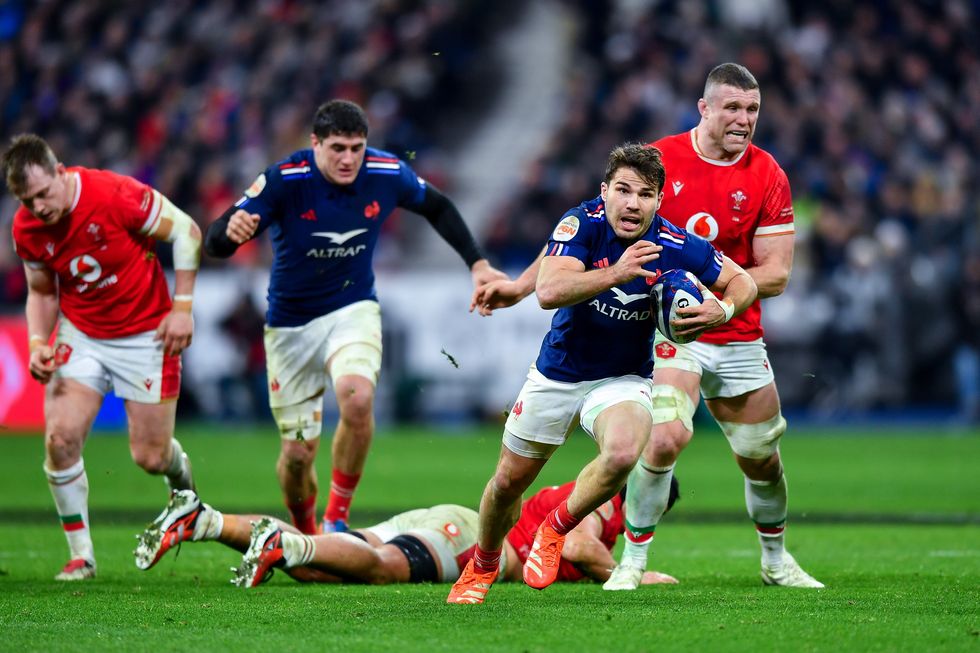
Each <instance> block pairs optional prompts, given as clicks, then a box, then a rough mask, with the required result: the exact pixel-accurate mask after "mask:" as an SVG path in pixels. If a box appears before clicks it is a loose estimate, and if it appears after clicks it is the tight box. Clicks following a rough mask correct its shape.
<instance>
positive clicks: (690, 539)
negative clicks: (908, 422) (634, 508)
mask: <svg viewBox="0 0 980 653" xmlns="http://www.w3.org/2000/svg"><path fill="white" fill-rule="evenodd" d="M179 437H180V438H181V440H182V442H183V443H184V446H185V449H186V450H187V451H188V452H189V454H190V455H191V457H192V459H193V462H194V465H195V474H196V477H197V482H198V486H199V490H200V492H201V495H202V497H203V498H204V499H205V500H206V501H208V502H210V503H212V504H214V505H215V506H216V507H218V508H219V509H221V510H225V511H228V512H236V511H242V512H271V513H273V514H276V515H279V516H283V514H284V511H283V508H282V507H281V502H280V499H279V493H278V488H277V485H276V481H275V477H274V472H273V467H274V463H275V458H276V456H277V452H278V442H277V438H276V436H275V434H274V433H273V432H272V431H271V430H270V429H248V430H245V431H244V432H231V431H220V432H209V431H208V430H207V429H203V428H189V427H186V426H182V427H181V428H180V431H179ZM498 450H499V432H498V430H497V429H496V428H483V429H465V430H462V431H460V432H455V433H447V432H446V431H427V430H423V429H388V430H385V431H382V432H381V433H380V434H379V435H378V437H377V439H376V441H375V444H374V448H373V450H372V453H371V457H370V459H369V462H368V468H367V470H366V472H365V479H364V481H363V482H362V486H361V488H360V490H359V491H358V495H357V498H356V501H355V503H354V514H353V517H354V523H355V524H359V525H364V524H367V523H370V522H371V521H374V520H376V519H381V518H383V517H386V516H388V515H390V514H392V513H394V512H397V511H400V510H403V509H407V508H414V507H419V506H425V505H430V504H433V503H440V502H456V503H462V504H464V505H472V506H475V505H476V503H477V501H478V499H479V495H480V492H481V490H482V487H483V485H484V484H485V483H486V480H487V478H488V477H489V475H490V473H491V471H492V469H493V466H494V463H495V462H496V456H497V452H498ZM782 451H783V456H784V459H785V462H786V466H787V470H788V471H787V477H788V482H789V488H790V521H789V525H788V529H787V541H788V544H789V548H790V550H791V551H792V552H793V553H794V554H795V555H796V556H797V559H798V560H799V561H800V562H801V563H802V564H803V566H804V567H805V568H806V569H807V570H808V571H810V572H811V573H812V574H813V575H814V576H816V577H817V578H818V579H820V580H822V581H823V582H824V583H826V584H827V589H825V590H819V591H808V590H787V589H783V588H767V587H763V586H762V585H761V581H760V580H759V575H758V570H759V559H758V558H759V553H758V545H757V543H756V538H755V535H754V531H753V529H752V527H751V525H750V523H749V522H748V519H747V518H746V517H745V512H744V503H743V497H742V483H741V477H740V474H739V472H738V470H737V468H736V467H735V465H734V463H732V462H731V459H730V454H729V452H728V448H727V445H726V443H725V442H724V439H723V438H722V437H721V435H720V434H719V433H718V432H717V431H715V430H713V429H712V428H711V427H709V426H708V425H704V426H702V427H700V430H699V432H698V435H697V436H696V437H695V440H694V442H693V443H692V444H691V446H690V447H689V448H688V450H687V451H686V452H685V453H684V454H683V456H682V457H681V459H680V462H679V464H678V468H677V469H678V471H677V473H678V476H679V478H680V480H681V488H682V501H681V503H679V504H678V506H677V508H676V510H675V511H674V512H673V513H672V514H671V515H669V516H668V517H667V518H666V519H665V520H664V522H662V525H661V527H660V528H659V529H658V532H657V538H656V541H655V543H654V545H653V546H654V555H653V557H652V559H651V560H652V562H651V566H652V567H654V568H657V569H660V570H662V571H666V572H669V573H671V574H673V575H675V576H677V577H678V578H679V579H680V581H681V583H680V584H679V585H677V586H672V587H667V586H653V587H644V588H641V590H639V591H636V592H616V593H612V592H603V591H602V590H601V588H600V587H599V586H598V585H593V584H575V585H564V586H553V587H551V588H548V589H547V590H545V591H543V592H536V591H534V590H532V589H530V588H528V587H525V586H522V585H519V584H498V585H497V586H495V587H494V588H493V589H492V590H491V592H490V594H489V595H488V599H487V603H486V604H485V605H483V606H450V605H446V604H445V603H444V601H445V596H446V593H447V592H448V586H444V585H417V586H413V585H401V586H395V587H361V586H324V585H321V586H308V585H300V584H297V583H294V582H293V581H291V580H289V579H288V578H286V577H285V576H284V575H283V574H277V575H276V576H275V577H274V578H273V579H272V580H271V581H270V582H269V583H268V584H266V585H263V586H262V587H260V588H257V589H255V590H250V591H245V590H240V589H237V588H234V587H232V586H231V585H230V584H228V580H229V579H230V577H231V574H230V572H229V571H228V568H229V567H231V566H232V565H235V564H237V562H238V560H239V557H238V555H237V554H236V553H235V552H233V551H231V550H230V549H225V548H223V547H221V546H220V545H218V544H213V543H208V544H189V543H188V544H185V545H184V546H183V547H182V549H181V550H180V552H179V555H177V556H176V557H175V556H174V555H173V554H172V553H171V554H168V556H167V557H166V558H164V559H163V560H162V561H161V562H160V563H159V564H158V565H157V566H156V567H155V568H154V569H152V570H150V571H148V572H142V571H139V570H138V569H136V568H135V566H134V565H133V562H132V555H131V551H132V548H133V545H134V542H135V540H134V539H133V536H134V534H135V533H136V532H138V531H139V530H140V529H141V528H142V525H143V524H144V523H145V522H148V521H149V520H151V519H152V518H153V517H154V516H155V515H156V513H157V512H158V511H159V510H160V508H161V507H162V506H163V504H164V503H165V501H166V492H165V489H164V486H163V482H162V480H160V479H159V478H153V477H149V476H147V475H145V474H143V473H142V472H141V471H140V470H139V469H137V468H136V467H135V466H134V465H133V464H132V462H131V461H130V460H129V457H128V448H127V446H126V441H125V439H124V438H120V437H109V436H102V435H96V436H93V437H92V438H91V439H90V440H89V442H88V444H87V445H86V450H85V461H86V468H87V471H88V475H89V482H90V486H91V495H90V503H91V516H92V524H93V535H94V539H95V546H96V554H97V556H98V562H99V577H98V578H97V579H95V580H94V581H90V582H86V583H75V584H64V583H57V582H55V581H54V580H53V579H52V576H53V575H54V573H56V572H57V571H58V569H59V568H60V566H61V565H62V564H63V563H64V561H65V559H66V557H67V547H66V545H65V542H64V536H63V535H62V533H61V530H60V528H59V526H58V524H57V518H56V516H55V512H54V507H53V505H52V502H51V498H50V495H49V493H48V489H47V485H46V483H45V482H44V478H43V474H42V472H41V462H42V457H43V451H42V444H41V441H40V439H39V438H35V437H0V632H2V637H0V651H83V650H84V651H87V650H91V651H143V650H146V651H150V650H152V651H189V650H207V651H210V650H239V651H241V650H260V649H268V650H272V651H313V650H320V651H335V650H336V651H388V650H390V651H406V650H408V651H410V650H425V651H552V652H556V653H557V652H558V651H578V650H583V651H615V652H622V651H673V650H690V651H724V650H732V651H753V650H758V651H828V650H832V651H840V650H854V651H905V650H907V651H923V650H926V651H931V650H942V651H947V650H962V651H980V616H978V606H980V528H978V527H980V464H978V461H980V433H978V432H975V431H973V432H966V431H960V432H948V431H941V432H935V433H928V432H925V430H921V431H912V430H902V431H892V432H887V431H881V430H878V431H861V432H857V431H832V432H827V433H820V432H811V431H803V430H802V429H792V428H791V430H790V432H789V434H788V435H787V437H786V438H785V439H784V442H783V445H782ZM593 454H594V445H593V444H592V443H591V442H590V441H589V440H588V439H587V438H586V437H585V436H584V435H582V434H581V433H577V434H576V435H575V436H574V437H573V438H572V439H571V440H570V442H569V443H568V444H567V445H566V446H565V447H563V448H562V449H561V450H560V451H559V452H558V454H556V456H555V458H554V459H553V460H552V461H551V462H550V463H549V464H548V466H547V467H546V468H545V470H544V472H543V474H542V477H541V478H540V479H539V483H538V484H536V486H535V487H540V486H541V485H545V484H552V483H560V482H564V481H566V480H569V479H571V478H573V477H574V476H575V474H576V473H577V471H578V470H579V469H580V468H581V466H582V465H583V464H584V463H585V462H586V461H587V460H588V459H589V458H590V457H591V456H592V455H593ZM327 469H328V463H327V457H326V456H325V455H324V456H323V457H322V458H321V463H320V475H321V480H322V479H323V478H324V477H325V476H326V470H327ZM322 502H323V499H322V498H321V509H322Z"/></svg>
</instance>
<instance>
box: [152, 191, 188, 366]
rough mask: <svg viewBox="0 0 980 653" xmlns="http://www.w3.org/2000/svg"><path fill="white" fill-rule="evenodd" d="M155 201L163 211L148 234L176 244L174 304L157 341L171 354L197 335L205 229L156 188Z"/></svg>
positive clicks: (177, 353)
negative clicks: (197, 294)
mask: <svg viewBox="0 0 980 653" xmlns="http://www.w3.org/2000/svg"><path fill="white" fill-rule="evenodd" d="M153 200H154V202H155V203H156V204H157V206H159V211H158V214H157V218H156V220H155V221H154V222H152V223H151V224H150V226H149V227H147V229H146V233H147V235H148V236H150V237H152V238H154V239H156V240H158V241H161V242H166V243H172V244H173V248H174V278H175V281H174V298H173V307H172V309H171V311H170V313H168V314H167V315H166V316H165V317H164V318H163V320H161V322H160V324H159V326H158V327H157V332H156V340H161V341H163V350H164V352H165V353H166V354H167V355H168V356H177V355H179V354H180V353H181V352H182V351H184V350H185V349H187V348H188V347H189V346H190V344H191V338H192V337H193V335H194V318H193V317H192V315H191V306H192V304H193V299H194V281H195V280H196V278H197V269H198V267H199V266H200V263H201V229H200V228H199V227H198V226H197V223H195V222H194V220H193V218H191V217H190V216H189V215H187V214H186V213H184V212H183V211H181V210H180V209H179V208H177V207H176V206H175V205H174V204H173V203H172V202H171V201H170V200H168V199H167V198H166V197H165V196H164V195H162V194H161V193H159V192H157V191H155V190H154V191H153Z"/></svg>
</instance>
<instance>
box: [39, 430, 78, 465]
mask: <svg viewBox="0 0 980 653" xmlns="http://www.w3.org/2000/svg"><path fill="white" fill-rule="evenodd" d="M44 447H45V450H46V452H47V455H48V459H49V460H51V461H52V462H54V463H55V466H56V467H57V468H58V469H63V468H65V467H68V466H70V465H73V464H74V463H75V462H77V461H78V459H79V457H80V456H81V455H82V438H81V437H79V436H78V435H76V434H74V433H72V432H71V431H70V430H68V429H66V428H61V427H59V426H58V425H57V424H53V425H52V424H49V425H48V429H47V432H46V433H45V434H44Z"/></svg>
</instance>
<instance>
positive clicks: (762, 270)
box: [746, 233, 795, 299]
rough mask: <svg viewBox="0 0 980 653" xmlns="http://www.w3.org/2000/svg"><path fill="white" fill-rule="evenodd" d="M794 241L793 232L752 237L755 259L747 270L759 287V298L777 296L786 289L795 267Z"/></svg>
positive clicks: (753, 256)
mask: <svg viewBox="0 0 980 653" xmlns="http://www.w3.org/2000/svg"><path fill="white" fill-rule="evenodd" d="M794 241H795V238H794V237H793V234H792V233H788V234H780V235H778V236H776V235H774V236H756V237H755V238H753V239H752V258H753V259H754V261H753V264H752V266H751V267H749V268H747V269H746V272H748V273H749V275H751V277H752V279H753V280H754V281H755V283H756V285H757V286H758V287H759V299H765V298H766V297H775V296H776V295H781V294H782V292H783V291H784V290H786V286H787V284H789V276H790V272H791V270H792V269H793V246H794Z"/></svg>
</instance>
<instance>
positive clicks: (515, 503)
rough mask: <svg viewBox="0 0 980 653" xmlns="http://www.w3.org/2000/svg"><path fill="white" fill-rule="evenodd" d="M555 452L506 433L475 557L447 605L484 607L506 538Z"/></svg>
mask: <svg viewBox="0 0 980 653" xmlns="http://www.w3.org/2000/svg"><path fill="white" fill-rule="evenodd" d="M509 424H510V419H509V418H508V425H509ZM555 449H557V445H547V444H541V443H538V442H531V441H528V440H523V439H522V438H519V437H517V436H516V435H514V434H513V433H511V432H510V431H507V430H505V431H504V446H502V447H501V448H500V458H499V459H498V461H497V468H496V470H495V471H494V474H493V476H492V477H491V478H490V482H489V483H487V486H486V488H485V489H484V490H483V497H482V498H481V499H480V516H479V524H480V525H479V535H478V536H477V543H476V547H475V548H474V550H473V557H472V558H471V559H470V560H469V561H468V562H467V563H466V566H465V567H464V568H463V571H462V573H461V574H460V576H459V579H458V580H457V581H456V582H455V583H454V584H453V587H452V589H451V590H450V591H449V596H448V597H447V598H446V602H447V603H464V604H478V603H483V601H484V599H485V598H486V594H487V592H488V591H489V590H490V586H491V585H492V584H493V582H494V581H495V580H496V579H497V575H498V574H499V572H500V562H501V559H502V557H503V551H504V542H505V539H504V538H505V537H506V536H507V532H508V531H510V529H511V528H513V527H514V524H516V523H517V520H518V519H519V518H520V515H521V499H522V497H523V495H524V491H525V490H527V488H528V487H530V485H531V483H533V482H534V479H535V478H537V476H538V473H540V471H541V468H542V467H544V465H545V463H547V462H548V458H549V457H550V456H551V454H552V453H553V452H554V450H555ZM515 450H516V452H515ZM532 456H533V457H532Z"/></svg>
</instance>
